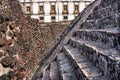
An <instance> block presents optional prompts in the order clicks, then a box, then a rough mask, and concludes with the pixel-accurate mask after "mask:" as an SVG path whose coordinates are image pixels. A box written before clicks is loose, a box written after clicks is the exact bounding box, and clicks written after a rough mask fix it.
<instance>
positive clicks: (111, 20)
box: [80, 14, 120, 29]
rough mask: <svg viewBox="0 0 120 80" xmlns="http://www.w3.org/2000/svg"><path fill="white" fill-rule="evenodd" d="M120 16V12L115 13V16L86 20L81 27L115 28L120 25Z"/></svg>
mask: <svg viewBox="0 0 120 80" xmlns="http://www.w3.org/2000/svg"><path fill="white" fill-rule="evenodd" d="M119 18H120V14H114V15H113V16H109V17H105V18H100V19H95V20H94V19H93V20H86V21H85V22H84V23H83V24H82V25H81V27H80V28H84V29H106V28H114V27H119Z"/></svg>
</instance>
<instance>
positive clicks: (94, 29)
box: [33, 0, 120, 80]
mask: <svg viewBox="0 0 120 80" xmlns="http://www.w3.org/2000/svg"><path fill="white" fill-rule="evenodd" d="M119 5H120V1H119V0H96V1H95V2H93V3H92V4H91V5H90V6H88V7H87V8H86V9H85V10H83V12H82V13H81V14H80V15H79V16H78V17H77V19H75V24H73V23H71V24H73V25H70V26H72V27H73V28H70V27H69V28H67V30H66V33H64V34H62V37H61V39H60V41H59V43H57V44H56V45H55V46H54V48H52V50H51V51H50V54H49V55H48V57H47V58H45V59H43V60H46V61H41V64H40V66H39V68H38V70H37V72H36V74H35V75H34V77H33V80H37V79H41V78H42V79H43V76H48V75H52V74H51V73H50V74H44V72H43V70H44V71H45V70H51V69H52V68H54V67H52V66H50V65H52V64H53V62H56V63H58V66H57V67H59V71H58V72H59V74H60V75H61V77H59V76H58V78H59V79H60V80H120V76H119V75H120V52H119V46H120V21H119V17H120V13H119V8H120V7H119ZM93 6H94V7H93ZM89 10H91V11H89ZM87 12H88V13H89V14H87ZM86 16H87V17H86ZM83 19H85V21H83ZM81 20H82V21H83V22H81ZM80 23H81V24H80ZM78 24H79V26H78ZM74 28H75V29H76V30H75V31H74ZM67 33H68V34H70V33H72V34H70V35H71V36H69V35H66V34H67ZM65 41H66V42H65ZM57 48H59V49H57ZM56 50H57V51H56ZM55 52H56V53H55ZM57 74H58V73H57ZM41 75H42V76H41ZM53 75H55V74H54V73H53ZM71 75H72V77H71ZM55 77H56V75H55ZM43 80H44V79H43Z"/></svg>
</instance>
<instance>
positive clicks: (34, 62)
mask: <svg viewBox="0 0 120 80" xmlns="http://www.w3.org/2000/svg"><path fill="white" fill-rule="evenodd" d="M68 23H69V22H68ZM68 23H65V24H63V23H54V24H51V23H48V24H41V23H40V22H39V21H38V20H35V19H31V18H29V17H25V16H24V14H23V13H22V9H21V6H20V4H19V2H18V0H0V80H24V79H26V80H27V79H28V80H31V77H32V75H33V74H34V72H35V71H36V68H37V66H38V63H39V61H40V60H41V59H42V58H44V57H45V56H44V55H45V52H47V50H48V49H49V48H50V47H51V46H52V45H53V44H54V42H55V40H57V38H58V37H59V35H60V33H61V32H62V31H63V30H64V28H65V27H66V26H67V25H68ZM53 25H54V26H53ZM59 26H61V27H59ZM54 28H55V29H54Z"/></svg>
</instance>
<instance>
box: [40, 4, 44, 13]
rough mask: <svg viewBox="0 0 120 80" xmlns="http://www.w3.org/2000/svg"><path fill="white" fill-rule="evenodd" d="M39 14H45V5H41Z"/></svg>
mask: <svg viewBox="0 0 120 80" xmlns="http://www.w3.org/2000/svg"><path fill="white" fill-rule="evenodd" d="M39 13H40V14H44V10H43V5H40V6H39Z"/></svg>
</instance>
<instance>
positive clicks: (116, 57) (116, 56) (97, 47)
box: [71, 37, 120, 61]
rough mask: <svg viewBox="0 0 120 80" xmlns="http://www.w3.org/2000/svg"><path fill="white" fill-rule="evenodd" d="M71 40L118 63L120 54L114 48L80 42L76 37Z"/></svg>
mask: <svg viewBox="0 0 120 80" xmlns="http://www.w3.org/2000/svg"><path fill="white" fill-rule="evenodd" d="M71 40H73V41H75V42H78V43H80V44H85V45H86V46H89V47H91V48H93V49H95V50H96V51H98V52H100V53H101V54H102V55H105V56H108V57H109V58H111V59H113V60H117V61H120V53H119V52H118V51H117V50H116V49H114V48H107V47H106V45H105V44H102V43H95V42H91V41H86V40H82V39H80V38H78V37H72V38H71Z"/></svg>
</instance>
